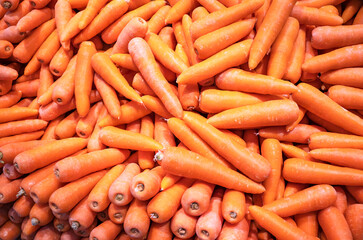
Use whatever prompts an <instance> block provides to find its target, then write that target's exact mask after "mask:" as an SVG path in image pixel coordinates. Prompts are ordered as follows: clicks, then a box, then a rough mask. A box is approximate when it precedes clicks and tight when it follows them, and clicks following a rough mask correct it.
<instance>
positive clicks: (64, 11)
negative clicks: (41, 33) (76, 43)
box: [54, 0, 73, 38]
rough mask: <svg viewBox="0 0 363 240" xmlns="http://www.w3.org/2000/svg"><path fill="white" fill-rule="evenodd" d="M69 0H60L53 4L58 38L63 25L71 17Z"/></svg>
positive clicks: (61, 32)
mask: <svg viewBox="0 0 363 240" xmlns="http://www.w3.org/2000/svg"><path fill="white" fill-rule="evenodd" d="M72 16H73V13H72V6H71V1H65V0H60V1H57V3H56V4H55V6H54V18H55V24H56V26H57V31H58V36H59V38H60V37H61V36H62V34H63V32H64V29H65V26H66V25H67V23H68V22H69V20H70V19H71V18H72Z"/></svg>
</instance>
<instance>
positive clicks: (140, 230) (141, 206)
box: [123, 199, 150, 239]
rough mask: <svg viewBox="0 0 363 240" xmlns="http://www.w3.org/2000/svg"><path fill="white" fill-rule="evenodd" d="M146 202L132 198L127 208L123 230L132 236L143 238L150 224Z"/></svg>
mask: <svg viewBox="0 0 363 240" xmlns="http://www.w3.org/2000/svg"><path fill="white" fill-rule="evenodd" d="M146 208H147V202H146V201H140V200H138V199H134V200H133V202H132V203H131V204H130V207H129V209H128V210H127V213H126V217H125V222H124V225H123V226H124V230H125V232H126V233H127V235H129V236H130V237H132V238H137V239H140V238H145V237H146V235H147V231H148V229H149V226H150V218H149V216H148V213H147V211H146Z"/></svg>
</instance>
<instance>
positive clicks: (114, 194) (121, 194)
mask: <svg viewBox="0 0 363 240" xmlns="http://www.w3.org/2000/svg"><path fill="white" fill-rule="evenodd" d="M139 173H140V167H139V166H138V165H137V164H136V163H130V164H128V165H127V166H126V167H125V170H124V171H123V172H122V173H121V175H120V176H118V177H117V178H116V179H115V181H113V183H112V184H111V186H110V188H109V190H108V198H109V199H110V201H111V202H112V203H113V204H115V205H117V206H125V205H127V204H129V203H130V202H131V201H132V199H133V196H132V195H131V191H130V186H131V180H132V179H133V178H134V177H135V176H136V175H137V174H139Z"/></svg>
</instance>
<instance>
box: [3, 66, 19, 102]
mask: <svg viewBox="0 0 363 240" xmlns="http://www.w3.org/2000/svg"><path fill="white" fill-rule="evenodd" d="M0 70H1V74H0V81H10V82H11V81H12V80H15V79H17V78H18V72H17V71H16V70H14V69H12V68H10V67H7V66H3V65H0ZM2 95H3V94H2Z"/></svg>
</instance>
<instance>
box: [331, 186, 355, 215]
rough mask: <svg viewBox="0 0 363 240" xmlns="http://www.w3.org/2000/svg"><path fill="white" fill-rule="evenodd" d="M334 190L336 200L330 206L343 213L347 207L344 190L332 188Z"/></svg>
mask: <svg viewBox="0 0 363 240" xmlns="http://www.w3.org/2000/svg"><path fill="white" fill-rule="evenodd" d="M352 188H354V187H352ZM334 189H335V191H336V192H337V200H336V201H335V203H334V204H333V205H332V206H334V207H336V208H338V209H339V211H341V212H342V213H344V212H345V210H346V209H347V206H348V202H347V195H346V193H345V190H344V189H343V188H342V187H340V186H334Z"/></svg>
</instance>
